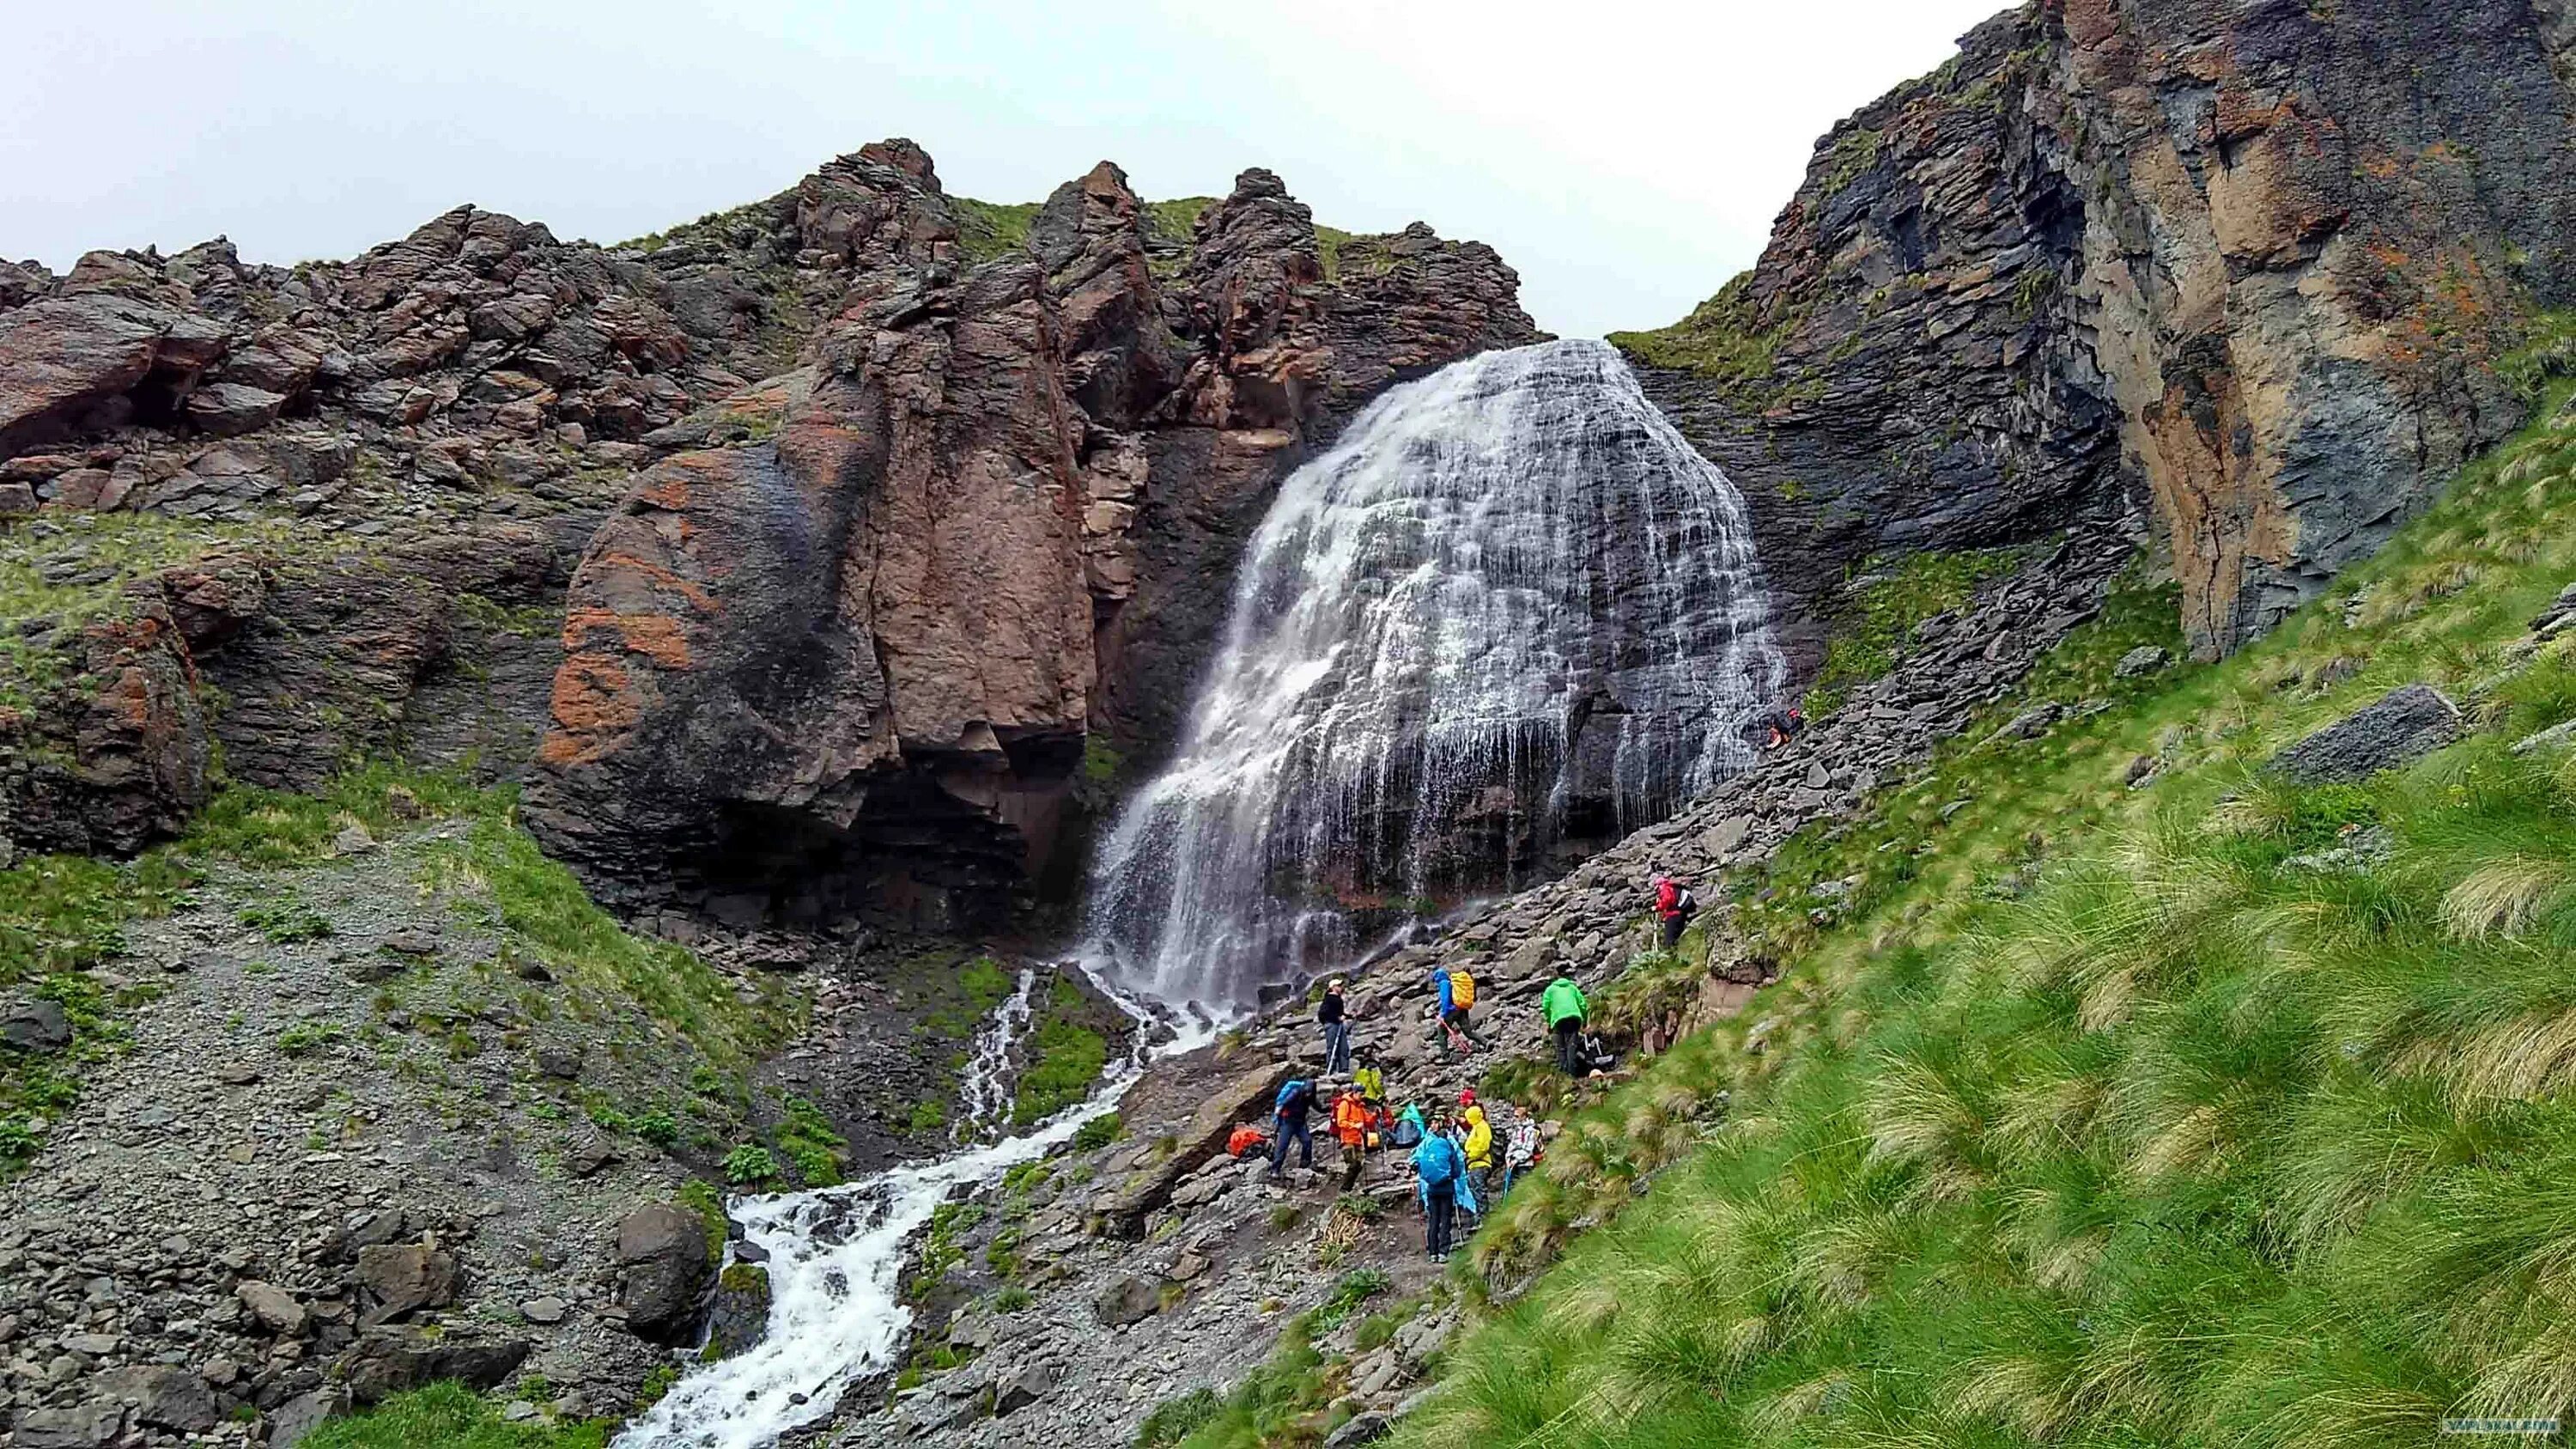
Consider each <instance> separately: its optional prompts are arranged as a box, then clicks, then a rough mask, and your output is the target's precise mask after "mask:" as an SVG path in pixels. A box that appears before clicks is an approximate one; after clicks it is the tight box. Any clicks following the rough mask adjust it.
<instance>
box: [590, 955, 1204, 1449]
mask: <svg viewBox="0 0 2576 1449" xmlns="http://www.w3.org/2000/svg"><path fill="white" fill-rule="evenodd" d="M1034 979H1035V974H1034V973H1030V972H1023V973H1022V974H1021V977H1020V989H1019V990H1018V992H1016V993H1014V997H1013V999H1014V1000H1016V1001H1018V1002H1019V1003H1020V1007H1019V1010H1018V1012H1017V1013H1016V1014H1014V1013H1013V1012H1012V1008H1011V1002H1010V1001H1005V1002H1003V1003H1002V1004H1001V1005H999V1006H997V1007H995V1008H994V1016H993V1019H992V1020H991V1021H990V1022H988V1023H987V1024H986V1026H985V1028H984V1031H983V1038H982V1040H979V1042H978V1056H979V1057H980V1056H981V1055H982V1050H983V1043H984V1041H999V1042H1000V1043H1001V1045H1000V1046H999V1047H998V1048H997V1051H998V1053H999V1054H1000V1055H1001V1056H1002V1057H1003V1058H1007V1055H1008V1053H1009V1050H1010V1046H1009V1043H1010V1041H1011V1040H1013V1039H1015V1036H1016V1032H1017V1031H1018V1030H1024V1029H1025V1028H1026V1025H1027V1019H1028V1010H1027V1008H1028V993H1029V988H1030V985H1031V983H1032V982H1033V981H1034ZM1102 989H1103V990H1104V991H1106V992H1107V994H1108V995H1109V996H1110V998H1111V1000H1113V1001H1115V1002H1116V1003H1117V1004H1118V1006H1119V1007H1120V1008H1121V1009H1123V1010H1125V1011H1126V1012H1127V1014H1128V1015H1130V1016H1132V1017H1134V1018H1135V1019H1136V1021H1137V1022H1138V1024H1139V1026H1140V1028H1142V1029H1140V1031H1139V1033H1138V1041H1139V1042H1140V1043H1141V1042H1143V1041H1145V1040H1146V1039H1148V1037H1149V1036H1150V1034H1151V1026H1150V1023H1151V1022H1152V1019H1153V1013H1152V1012H1151V1011H1150V1010H1149V1009H1148V1008H1147V1007H1146V1006H1145V1004H1144V1003H1141V1002H1138V1001H1136V1000H1134V999H1132V998H1129V997H1126V996H1124V995H1121V994H1120V993H1119V992H1118V991H1116V990H1115V989H1114V988H1110V987H1107V986H1105V985H1104V986H1103V988H1102ZM1014 1020H1016V1022H1017V1026H1016V1028H1015V1027H1014V1025H1013V1022H1014ZM1204 1040H1206V1037H1205V1036H1203V1035H1202V1036H1196V1037H1188V1038H1183V1039H1181V1040H1177V1041H1171V1042H1166V1043H1165V1044H1164V1047H1163V1049H1164V1050H1174V1049H1181V1050H1186V1049H1187V1048H1188V1047H1190V1046H1194V1045H1197V1044H1198V1043H1200V1042H1202V1041H1204ZM1143 1065H1144V1053H1143V1051H1142V1049H1141V1047H1140V1049H1139V1051H1138V1052H1137V1054H1136V1055H1134V1056H1133V1057H1131V1058H1130V1059H1129V1060H1128V1061H1126V1062H1124V1063H1121V1064H1120V1065H1119V1066H1117V1067H1116V1068H1114V1069H1113V1070H1112V1071H1111V1073H1110V1074H1109V1076H1108V1077H1107V1078H1106V1079H1104V1080H1103V1081H1102V1083H1101V1084H1100V1086H1099V1088H1098V1089H1097V1090H1095V1091H1094V1092H1093V1093H1092V1094H1091V1099H1090V1100H1089V1101H1087V1102H1085V1103H1083V1104H1082V1105H1081V1106H1079V1107H1074V1108H1070V1109H1068V1110H1066V1111H1065V1112H1063V1113H1060V1114H1059V1115H1057V1116H1055V1117H1053V1118H1051V1119H1049V1120H1048V1121H1047V1122H1045V1123H1043V1124H1041V1125H1040V1126H1039V1127H1038V1128H1037V1130H1035V1131H1033V1132H1029V1133H1027V1134H1024V1135H1022V1136H1018V1137H1008V1138H1004V1139H1003V1140H1001V1141H999V1142H995V1143H991V1144H989V1145H986V1146H981V1147H973V1148H968V1149H966V1150H964V1151H961V1152H959V1153H957V1154H955V1155H953V1156H951V1157H948V1158H945V1159H943V1160H941V1161H938V1162H932V1163H923V1164H918V1165H914V1166H909V1167H898V1168H895V1169H893V1170H892V1171H890V1172H884V1173H880V1174H878V1175H877V1176H875V1177H872V1178H869V1179H867V1180H865V1181H862V1182H855V1183H845V1184H843V1185H841V1186H839V1187H825V1188H816V1189H814V1190H813V1191H810V1192H792V1193H778V1194H774V1195H771V1196H766V1197H744V1198H736V1199H734V1200H733V1201H732V1202H731V1203H730V1204H728V1205H727V1208H726V1211H727V1214H728V1215H729V1216H731V1217H732V1218H733V1220H734V1221H735V1222H737V1223H740V1224H741V1225H742V1229H743V1238H744V1240H745V1241H747V1242H749V1243H751V1244H752V1245H753V1246H754V1247H756V1248H758V1249H760V1250H761V1252H762V1253H763V1254H764V1255H765V1257H764V1261H765V1263H766V1265H767V1267H768V1270H769V1293H770V1302H769V1326H768V1330H767V1332H765V1333H764V1334H762V1336H761V1339H760V1342H758V1343H756V1344H753V1345H752V1346H751V1347H750V1348H747V1349H745V1350H743V1351H742V1352H740V1353H737V1354H735V1355H734V1356H733V1357H731V1358H728V1359H726V1360H724V1361H723V1362H722V1363H719V1364H716V1365H714V1366H713V1367H711V1368H707V1369H704V1370H701V1371H699V1372H697V1373H694V1374H691V1375H690V1376H689V1377H687V1378H685V1379H682V1380H681V1381H680V1382H679V1383H678V1384H676V1385H674V1386H673V1388H672V1389H671V1391H670V1392H669V1393H668V1394H665V1395H663V1397H662V1399H661V1401H660V1402H658V1403H656V1404H655V1405H654V1406H653V1407H652V1408H651V1409H649V1410H647V1411H646V1412H645V1413H644V1414H642V1415H641V1416H639V1417H638V1418H636V1419H635V1420H634V1421H633V1422H632V1423H630V1424H628V1425H627V1426H626V1428H625V1429H624V1430H623V1431H622V1432H620V1433H619V1435H618V1436H617V1441H616V1449H764V1446H767V1445H771V1444H775V1443H777V1442H778V1440H779V1438H780V1436H782V1435H784V1434H787V1433H788V1432H790V1431H792V1430H795V1429H798V1428H802V1427H803V1426H805V1425H808V1424H812V1423H815V1422H817V1421H818V1420H821V1419H823V1418H825V1417H827V1416H829V1415H830V1413H831V1412H832V1409H833V1406H834V1405H835V1404H837V1403H838V1402H839V1401H840V1397H841V1394H842V1392H843V1391H844V1390H846V1389H847V1388H849V1387H850V1385H852V1384H854V1383H857V1382H859V1381H860V1380H861V1379H863V1378H866V1377H867V1376H869V1375H870V1374H875V1373H881V1372H883V1371H885V1370H886V1369H887V1368H889V1367H891V1366H892V1364H893V1363H894V1359H895V1355H896V1353H897V1352H898V1351H899V1350H900V1349H901V1348H902V1347H903V1341H904V1335H905V1333H907V1332H908V1331H909V1330H910V1329H911V1327H912V1310H911V1309H910V1308H909V1307H907V1306H906V1305H905V1304H904V1302H903V1298H902V1278H903V1267H904V1263H905V1261H906V1256H907V1246H906V1245H907V1244H909V1243H910V1242H911V1240H912V1237H913V1235H914V1234H916V1233H918V1232H920V1231H921V1230H922V1228H923V1227H924V1226H926V1225H927V1224H928V1223H929V1222H930V1217H931V1214H932V1212H933V1211H935V1210H936V1209H937V1208H938V1206H939V1205H940V1204H941V1203H943V1202H945V1201H947V1200H948V1198H949V1195H950V1194H951V1193H953V1192H955V1191H956V1190H957V1189H959V1188H960V1187H965V1186H973V1185H981V1184H988V1183H992V1182H995V1181H998V1180H999V1179H1000V1178H1001V1177H1002V1175H1003V1174H1004V1173H1006V1172H1008V1171H1009V1170H1010V1169H1011V1168H1013V1167H1016V1166H1018V1165H1019V1164H1021V1163H1023V1162H1030V1161H1034V1160H1036V1159H1037V1158H1039V1157H1042V1156H1044V1155H1046V1152H1047V1149H1048V1148H1051V1147H1053V1146H1055V1145H1056V1144H1058V1143H1060V1142H1063V1141H1064V1140H1065V1139H1066V1138H1069V1137H1071V1136H1072V1135H1073V1134H1074V1131H1075V1129H1077V1128H1079V1127H1080V1126H1081V1125H1082V1124H1083V1123H1085V1122H1088V1121H1090V1120H1091V1119H1093V1118H1094V1117H1098V1116H1100V1115H1102V1114H1103V1113H1105V1112H1107V1111H1109V1110H1110V1109H1111V1108H1113V1107H1115V1106H1117V1105H1118V1099H1119V1098H1120V1097H1121V1096H1122V1095H1124V1094H1125V1092H1126V1090H1127V1088H1128V1087H1129V1086H1130V1085H1131V1084H1133V1083H1134V1081H1135V1079H1136V1073H1137V1071H1138V1069H1139V1068H1141V1067H1142V1066H1143ZM989 1091H990V1092H991V1094H992V1095H991V1098H990V1101H991V1104H992V1105H991V1106H990V1108H989V1112H988V1114H987V1115H988V1116H989V1118H990V1119H991V1120H994V1121H1000V1120H1004V1119H1006V1118H1007V1117H1008V1115H1009V1112H1010V1107H1011V1101H1010V1096H1009V1094H1008V1093H1007V1092H1005V1091H1003V1090H1002V1084H1001V1082H1000V1079H999V1076H998V1073H997V1074H996V1075H995V1076H994V1077H993V1078H992V1079H991V1081H990V1086H989Z"/></svg>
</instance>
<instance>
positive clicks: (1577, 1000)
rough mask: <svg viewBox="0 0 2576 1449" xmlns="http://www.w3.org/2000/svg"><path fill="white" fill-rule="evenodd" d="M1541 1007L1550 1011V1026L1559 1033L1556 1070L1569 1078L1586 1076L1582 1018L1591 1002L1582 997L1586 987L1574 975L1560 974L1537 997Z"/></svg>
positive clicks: (1557, 1036)
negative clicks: (1576, 980)
mask: <svg viewBox="0 0 2576 1449" xmlns="http://www.w3.org/2000/svg"><path fill="white" fill-rule="evenodd" d="M1538 1004H1539V1009H1540V1010H1541V1011H1543V1012H1545V1013H1546V1014H1547V1029H1548V1030H1549V1031H1551V1032H1553V1033H1555V1034H1556V1069H1557V1070H1558V1071H1560V1072H1563V1073H1565V1074H1566V1075H1567V1076H1569V1077H1580V1076H1583V1075H1584V1074H1585V1072H1586V1070H1587V1064H1586V1063H1585V1062H1584V1060H1583V1020H1584V1017H1585V1016H1586V1015H1587V1014H1588V1013H1589V1012H1590V1010H1591V1004H1590V1003H1589V1002H1587V1001H1585V1000H1584V999H1583V988H1582V987H1580V986H1577V985H1575V984H1574V978H1573V977H1571V976H1565V975H1559V976H1558V977H1557V978H1556V979H1555V980H1554V981H1551V982H1549V983H1547V991H1546V992H1545V994H1543V995H1541V996H1540V997H1539V999H1538Z"/></svg>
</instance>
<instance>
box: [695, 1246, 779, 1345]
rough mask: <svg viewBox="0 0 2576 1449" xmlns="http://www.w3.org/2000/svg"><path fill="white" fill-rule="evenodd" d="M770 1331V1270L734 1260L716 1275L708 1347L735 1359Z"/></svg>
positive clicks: (708, 1312) (708, 1325)
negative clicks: (734, 1261)
mask: <svg viewBox="0 0 2576 1449" xmlns="http://www.w3.org/2000/svg"><path fill="white" fill-rule="evenodd" d="M767 1332H769V1270H768V1269H766V1268H763V1267H761V1266H759V1265H758V1264H755V1263H734V1264H731V1265H729V1266H727V1267H726V1268H725V1270H724V1272H722V1273H720V1274H718V1275H717V1277H716V1295H715V1301H714V1302H713V1303H712V1304H710V1305H709V1307H708V1309H707V1347H708V1348H709V1350H710V1351H712V1352H713V1353H714V1354H715V1356H716V1357H718V1358H731V1357H733V1356H734V1355H735V1354H738V1353H740V1352H742V1351H743V1350H744V1349H747V1348H749V1347H751V1346H752V1345H753V1344H755V1343H758V1342H760V1340H761V1337H762V1335H764V1334H766V1333H767Z"/></svg>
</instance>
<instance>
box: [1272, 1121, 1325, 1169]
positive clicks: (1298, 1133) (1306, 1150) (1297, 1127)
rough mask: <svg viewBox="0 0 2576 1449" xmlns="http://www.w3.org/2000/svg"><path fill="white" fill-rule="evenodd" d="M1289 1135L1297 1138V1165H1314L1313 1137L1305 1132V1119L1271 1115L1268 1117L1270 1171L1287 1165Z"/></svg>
mask: <svg viewBox="0 0 2576 1449" xmlns="http://www.w3.org/2000/svg"><path fill="white" fill-rule="evenodd" d="M1291 1137H1294V1138H1296V1139H1297V1165H1298V1166H1299V1167H1312V1166H1314V1165H1315V1139H1314V1138H1313V1137H1311V1136H1309V1135H1308V1134H1307V1131H1306V1119H1305V1118H1303V1117H1299V1118H1297V1119H1296V1120H1294V1121H1291V1120H1289V1119H1288V1118H1286V1117H1273V1118H1271V1119H1270V1170H1271V1171H1272V1172H1274V1173H1275V1172H1277V1171H1279V1170H1280V1169H1281V1168H1283V1167H1286V1166H1287V1165H1288V1139H1289V1138H1291Z"/></svg>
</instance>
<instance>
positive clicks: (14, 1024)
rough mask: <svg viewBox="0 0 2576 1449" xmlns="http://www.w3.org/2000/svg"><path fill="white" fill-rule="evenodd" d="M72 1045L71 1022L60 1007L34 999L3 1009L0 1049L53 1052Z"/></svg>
mask: <svg viewBox="0 0 2576 1449" xmlns="http://www.w3.org/2000/svg"><path fill="white" fill-rule="evenodd" d="M71 1044H72V1024H71V1018H69V1017H67V1016H65V1015H64V1014H63V1008H62V1006H61V1004H60V1003H58V1002H52V1001H47V1000H44V999H43V998H41V997H34V998H29V999H27V1000H23V1001H12V1002H9V1003H7V1004H6V1005H0V1046H10V1047H15V1048H17V1049H18V1050H20V1051H37V1052H51V1051H60V1050H62V1049H63V1048H64V1047H67V1046H70V1045H71Z"/></svg>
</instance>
